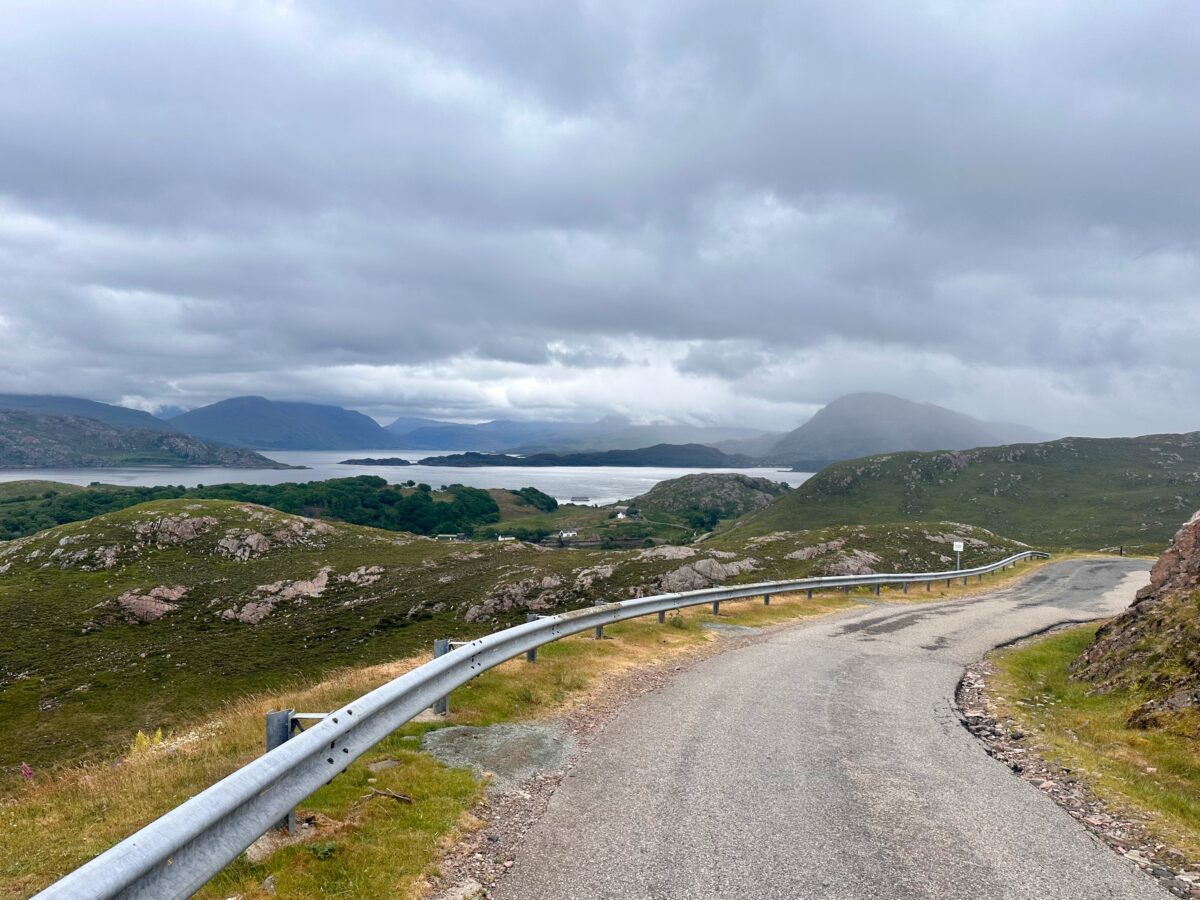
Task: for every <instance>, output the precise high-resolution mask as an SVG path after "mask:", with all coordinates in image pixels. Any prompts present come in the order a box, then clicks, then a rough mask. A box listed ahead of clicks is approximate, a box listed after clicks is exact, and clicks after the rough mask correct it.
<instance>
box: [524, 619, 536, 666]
mask: <svg viewBox="0 0 1200 900" xmlns="http://www.w3.org/2000/svg"><path fill="white" fill-rule="evenodd" d="M537 619H538V615H537V613H525V621H526V622H536V621H537ZM525 662H537V647H530V648H529V649H528V650H526V651H525Z"/></svg>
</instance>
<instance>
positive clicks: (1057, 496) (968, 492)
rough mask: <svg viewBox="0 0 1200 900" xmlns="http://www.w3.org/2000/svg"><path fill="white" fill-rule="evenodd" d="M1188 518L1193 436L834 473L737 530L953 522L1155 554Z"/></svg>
mask: <svg viewBox="0 0 1200 900" xmlns="http://www.w3.org/2000/svg"><path fill="white" fill-rule="evenodd" d="M1197 507H1200V433H1193V434H1185V435H1151V436H1148V437H1141V438H1111V439H1103V440H1100V439H1087V438H1064V439H1063V440H1058V441H1051V442H1048V443H1045V444H1018V445H1013V446H1008V447H990V448H982V449H978V450H969V451H963V452H939V453H895V454H888V455H884V456H874V457H868V458H866V459H859V460H851V461H848V462H844V463H838V464H837V465H833V466H830V467H829V468H827V469H825V470H823V471H821V472H820V473H818V474H817V475H816V476H814V477H813V478H812V479H810V480H809V481H807V482H805V483H804V484H803V485H801V486H800V487H799V488H797V489H796V490H794V491H792V492H791V493H789V494H787V495H785V496H784V497H782V498H780V499H779V500H778V501H776V502H775V503H774V504H772V505H771V506H770V507H769V508H767V509H766V510H764V511H763V512H761V513H758V514H756V515H752V516H749V517H747V518H746V519H744V520H742V521H741V522H740V523H739V524H738V530H739V531H742V532H745V533H749V534H758V533H763V532H768V531H774V530H779V529H803V528H815V527H821V526H825V525H831V524H836V523H839V522H888V521H902V520H906V519H911V520H936V519H951V520H955V521H965V522H972V523H975V524H978V525H982V526H985V527H987V528H990V529H992V530H994V531H997V532H999V533H1001V534H1007V535H1011V536H1013V537H1015V538H1017V539H1019V540H1024V541H1028V542H1030V543H1036V544H1041V545H1045V546H1054V547H1075V548H1080V549H1085V548H1086V549H1096V548H1100V547H1103V546H1109V545H1115V544H1118V543H1123V544H1127V545H1135V546H1138V547H1139V548H1144V547H1146V546H1147V545H1153V552H1155V553H1157V552H1158V551H1160V550H1161V549H1162V545H1163V544H1165V542H1166V541H1167V540H1169V539H1170V537H1171V535H1172V534H1173V532H1174V530H1175V529H1176V528H1177V527H1178V523H1179V522H1180V521H1181V520H1182V519H1184V518H1186V517H1187V515H1188V514H1190V513H1191V511H1192V510H1194V509H1196V508H1197Z"/></svg>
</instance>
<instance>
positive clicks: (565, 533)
mask: <svg viewBox="0 0 1200 900" xmlns="http://www.w3.org/2000/svg"><path fill="white" fill-rule="evenodd" d="M558 536H559V537H560V538H562V539H564V540H565V539H566V538H573V537H579V532H578V531H576V530H575V529H574V528H568V529H566V530H565V531H560V532H559V533H558Z"/></svg>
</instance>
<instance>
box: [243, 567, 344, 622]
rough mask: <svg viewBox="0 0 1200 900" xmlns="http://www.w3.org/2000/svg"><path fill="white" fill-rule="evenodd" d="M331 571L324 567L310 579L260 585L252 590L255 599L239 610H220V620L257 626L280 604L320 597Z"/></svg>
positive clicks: (326, 586) (326, 585)
mask: <svg viewBox="0 0 1200 900" xmlns="http://www.w3.org/2000/svg"><path fill="white" fill-rule="evenodd" d="M332 571H333V569H331V568H330V567H329V566H324V567H322V568H321V570H320V571H319V572H317V574H316V575H315V576H313V577H312V578H308V579H299V580H297V581H273V582H271V583H270V584H260V585H259V586H258V587H256V588H255V589H254V590H255V593H256V594H258V596H257V597H255V598H254V599H253V600H251V601H250V602H248V603H245V604H243V605H242V606H241V608H238V607H235V606H231V607H229V608H228V609H224V610H222V611H221V613H220V615H221V618H222V619H225V620H226V621H232V620H236V621H238V622H242V623H245V624H246V625H257V624H258V623H259V622H261V621H262V620H263V619H265V618H266V617H267V616H269V615H270V614H271V613H272V612H274V610H275V607H276V606H278V605H279V604H280V603H284V602H286V601H289V600H290V601H295V600H300V601H303V600H307V599H310V598H313V597H320V596H321V595H322V594H323V593H325V589H326V588H328V587H329V576H330V573H331V572H332Z"/></svg>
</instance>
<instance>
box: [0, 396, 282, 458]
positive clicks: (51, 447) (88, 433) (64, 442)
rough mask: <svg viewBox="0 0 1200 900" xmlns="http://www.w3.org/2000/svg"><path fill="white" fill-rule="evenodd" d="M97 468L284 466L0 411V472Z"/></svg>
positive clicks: (168, 436) (235, 452)
mask: <svg viewBox="0 0 1200 900" xmlns="http://www.w3.org/2000/svg"><path fill="white" fill-rule="evenodd" d="M99 466H225V467H229V468H239V469H282V468H288V467H287V466H284V465H281V464H280V463H277V462H275V461H274V460H270V459H267V458H266V457H265V456H260V455H259V454H257V453H254V452H253V451H251V450H240V449H235V448H232V447H217V446H214V445H212V444H208V443H206V442H204V441H201V440H198V439H197V438H194V437H192V436H191V435H187V434H180V433H179V432H176V431H169V430H165V429H161V428H159V429H151V428H118V427H114V426H112V425H109V424H107V423H105V422H102V421H100V420H99V419H95V418H90V417H84V416H66V415H49V414H47V413H43V412H30V411H26V410H21V409H0V468H9V469H11V468H92V467H99Z"/></svg>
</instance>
